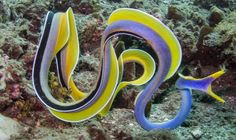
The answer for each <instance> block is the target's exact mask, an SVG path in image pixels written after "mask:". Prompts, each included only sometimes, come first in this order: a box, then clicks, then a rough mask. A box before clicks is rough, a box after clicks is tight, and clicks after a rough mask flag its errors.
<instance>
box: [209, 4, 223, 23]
mask: <svg viewBox="0 0 236 140" xmlns="http://www.w3.org/2000/svg"><path fill="white" fill-rule="evenodd" d="M210 11H211V14H210V17H209V21H210V23H209V24H210V25H212V26H215V25H216V24H218V23H219V22H220V21H221V20H222V19H223V17H224V12H223V11H222V10H221V9H219V8H218V7H216V6H213V7H211V10H210Z"/></svg>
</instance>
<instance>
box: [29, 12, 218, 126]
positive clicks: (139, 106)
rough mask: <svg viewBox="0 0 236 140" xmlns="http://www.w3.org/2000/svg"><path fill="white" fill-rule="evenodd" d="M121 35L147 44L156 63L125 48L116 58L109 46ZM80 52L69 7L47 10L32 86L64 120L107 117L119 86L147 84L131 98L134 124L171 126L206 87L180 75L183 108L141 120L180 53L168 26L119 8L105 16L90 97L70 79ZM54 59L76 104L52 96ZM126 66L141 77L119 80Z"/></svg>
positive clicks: (75, 120)
mask: <svg viewBox="0 0 236 140" xmlns="http://www.w3.org/2000/svg"><path fill="white" fill-rule="evenodd" d="M119 35H128V36H133V37H135V38H137V39H143V40H145V41H146V42H147V44H149V46H150V47H151V49H152V50H153V52H154V55H156V58H158V62H155V60H154V59H153V58H152V56H151V55H150V54H148V52H145V51H143V50H138V49H128V50H124V51H123V52H122V53H121V54H120V55H119V57H117V55H116V52H115V49H114V48H115V47H116V44H114V42H112V38H113V37H114V36H119ZM79 54H80V51H79V40H78V34H77V29H76V24H75V19H74V15H73V11H72V9H71V8H69V9H68V10H67V11H66V12H65V13H52V12H48V14H47V16H46V21H45V24H44V32H43V34H42V37H41V40H40V44H39V48H38V50H37V53H36V56H35V61H34V67H33V77H32V80H33V86H34V89H35V92H36V94H37V96H38V98H39V99H40V100H41V101H42V102H43V103H44V104H45V105H46V106H47V107H48V109H49V111H50V112H51V113H52V114H53V115H54V116H56V117H57V118H59V119H61V120H64V121H67V122H80V121H83V120H86V119H89V118H91V117H93V116H95V115H97V114H99V115H100V116H105V115H106V114H107V113H108V112H109V109H110V108H111V105H112V103H113V101H114V99H115V97H116V95H117V94H118V93H119V91H120V90H121V89H122V88H124V87H126V86H128V85H132V86H140V85H145V86H143V87H144V88H143V90H142V91H141V92H140V93H139V94H138V96H137V97H136V100H135V110H134V112H135V113H134V115H135V118H136V120H137V122H138V123H139V124H140V125H141V126H142V127H143V128H144V129H146V130H155V129H164V128H165V129H166V128H175V127H177V126H179V125H180V124H181V123H182V122H183V121H184V120H185V119H186V117H187V115H188V114H189V112H190V109H191V104H192V98H191V89H197V90H202V89H201V88H200V86H199V85H206V83H207V82H204V80H203V82H201V81H200V82H199V80H198V81H197V80H196V79H194V78H193V79H191V78H190V79H188V78H186V77H184V76H181V78H180V79H179V80H178V81H177V84H176V85H177V87H178V88H180V89H181V95H182V104H181V107H180V110H179V112H178V114H177V115H176V116H175V118H173V119H172V120H169V121H167V122H164V123H152V122H150V121H149V120H148V119H147V118H146V117H145V115H144V111H145V107H146V105H147V103H148V102H149V101H150V100H151V97H152V95H153V94H154V93H155V92H156V91H157V89H158V88H159V86H160V85H161V84H162V83H163V82H164V81H165V80H168V79H169V78H171V77H172V76H173V75H174V74H175V73H176V71H177V69H178V67H179V65H180V63H181V59H182V51H181V47H180V44H179V42H178V40H177V39H176V37H175V36H174V34H173V33H172V32H171V31H170V30H169V28H167V27H166V26H165V25H164V24H163V23H162V22H161V21H159V20H158V19H156V18H155V17H153V16H151V15H149V14H147V13H144V12H142V11H139V10H135V9H129V8H122V9H118V10H116V11H114V12H113V13H112V14H111V16H110V17H109V19H108V27H107V28H106V29H105V31H104V33H103V36H102V40H101V58H100V60H101V66H100V68H99V74H98V75H99V76H98V79H97V84H96V85H94V90H93V91H92V92H91V93H84V92H82V91H80V90H79V89H78V88H77V87H76V85H75V83H74V81H73V77H72V74H73V71H74V69H75V66H76V65H77V63H78V61H79ZM54 58H56V62H57V71H58V78H59V81H60V83H61V85H62V86H63V87H66V88H67V89H70V90H71V91H72V94H71V97H72V98H73V99H74V101H73V102H71V103H62V102H60V101H58V100H56V99H55V98H54V97H53V96H52V95H51V93H50V88H49V86H48V73H49V68H50V65H51V63H52V61H53V59H54ZM128 62H136V63H139V64H140V65H141V66H142V67H143V68H144V72H143V74H142V76H140V77H139V78H138V79H136V80H133V81H123V80H122V75H123V69H124V68H123V67H124V64H125V63H128ZM156 63H158V68H157V66H156ZM219 76H220V74H213V75H212V76H211V77H213V78H217V77H219ZM196 81H197V82H196ZM210 83H211V82H210ZM210 83H209V82H208V83H207V84H208V86H207V87H208V88H207V90H208V93H209V94H210V95H213V96H214V97H215V94H212V93H213V92H212V91H211V88H210ZM202 91H205V90H202ZM205 92H206V91H205ZM217 99H219V97H218V96H217Z"/></svg>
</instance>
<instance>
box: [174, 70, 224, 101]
mask: <svg viewBox="0 0 236 140" xmlns="http://www.w3.org/2000/svg"><path fill="white" fill-rule="evenodd" d="M225 72H226V69H225V67H222V68H221V70H220V71H217V72H215V73H213V74H211V75H209V76H207V77H204V78H194V77H192V76H184V75H182V74H180V73H179V76H180V78H179V79H178V80H177V81H176V86H177V88H179V89H195V90H200V91H203V92H205V93H207V94H208V95H210V96H211V97H213V98H215V99H216V100H218V101H219V102H221V103H224V102H225V101H224V99H222V98H221V97H219V96H218V95H216V94H215V93H214V92H213V91H212V88H211V84H212V82H213V81H214V80H215V79H217V78H218V77H220V76H221V75H223V74H224V73H225Z"/></svg>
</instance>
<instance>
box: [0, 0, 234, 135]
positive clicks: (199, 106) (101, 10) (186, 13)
mask: <svg viewBox="0 0 236 140" xmlns="http://www.w3.org/2000/svg"><path fill="white" fill-rule="evenodd" d="M68 7H72V8H73V11H74V13H75V17H76V23H77V28H78V32H79V38H80V46H81V52H82V55H81V61H80V63H79V65H78V67H79V69H76V71H75V74H74V77H75V78H74V79H75V80H76V83H77V85H78V87H79V88H80V89H81V90H83V91H86V92H89V91H90V88H91V86H93V85H94V84H95V83H94V81H95V79H96V77H97V71H98V67H99V59H98V57H99V54H98V52H99V47H100V46H99V44H100V39H101V34H102V32H103V31H104V29H105V27H106V22H107V21H106V20H107V18H108V16H109V14H110V13H111V12H112V11H113V10H115V9H117V8H121V7H130V8H137V9H140V10H143V11H146V12H148V13H150V14H152V15H154V16H155V17H157V18H159V19H160V20H162V21H163V22H164V23H165V24H166V25H167V26H169V28H170V29H171V30H173V32H174V34H175V35H176V36H177V38H178V40H179V41H180V43H181V46H182V50H183V61H182V65H181V67H180V70H179V72H182V73H184V74H189V75H192V76H194V77H204V76H206V75H209V74H211V73H213V72H216V71H217V70H219V69H220V67H222V66H223V67H225V68H226V69H227V72H226V73H225V74H224V75H223V76H222V77H221V78H219V79H218V80H216V81H215V82H214V84H213V90H214V91H215V92H216V93H217V94H218V95H220V96H221V97H222V98H223V99H225V101H226V103H225V104H222V103H219V102H217V101H216V100H214V99H212V98H211V97H209V96H208V95H206V94H205V93H202V92H197V91H194V92H193V105H192V110H191V113H190V115H189V116H188V118H187V120H186V121H185V122H184V123H183V124H182V125H181V126H180V127H178V128H176V129H174V130H161V131H160V130H158V131H149V132H148V131H145V130H143V129H142V128H141V127H140V126H139V125H138V124H137V123H136V121H135V119H134V116H133V102H134V99H135V96H136V95H137V93H138V91H139V90H140V89H139V88H132V87H129V88H126V89H124V90H123V91H122V92H121V94H120V95H119V96H118V97H117V99H116V101H115V103H114V105H113V109H112V110H111V111H110V113H109V114H108V115H107V116H106V117H104V118H97V117H94V118H92V119H90V120H88V121H85V122H83V123H79V124H70V123H65V122H62V121H60V120H58V119H56V118H55V117H53V116H52V115H51V114H50V113H49V112H48V111H47V109H46V108H45V107H44V106H43V105H42V104H41V103H40V102H39V100H38V99H37V98H36V97H35V93H34V90H33V89H32V83H31V70H32V64H33V58H34V54H35V52H36V49H37V44H38V41H39V38H40V32H42V25H43V22H44V19H45V15H46V13H47V11H48V10H53V11H65V10H66V9H67V8H68ZM129 42H132V40H129ZM131 44H132V43H131ZM138 44H139V43H137V42H136V43H135V41H133V45H134V46H133V47H135V45H136V46H137V45H138ZM125 68H126V69H129V71H126V72H125V77H124V78H125V79H135V78H136V77H137V76H138V75H140V73H141V71H142V70H140V69H141V68H140V66H138V65H136V64H133V63H130V64H127V65H126V66H125ZM52 71H53V67H52ZM51 74H52V75H53V73H51ZM176 78H177V75H176V76H174V77H173V78H172V79H170V80H168V81H167V82H166V83H164V84H163V86H162V87H161V89H160V90H159V91H157V94H156V96H155V97H153V105H152V106H151V111H150V112H149V116H150V119H151V120H153V121H154V122H161V121H166V120H168V119H170V118H171V117H173V116H174V115H175V113H176V111H177V109H178V107H179V104H180V97H179V96H178V95H179V94H178V91H177V90H176V89H175V87H174V82H175V81H176ZM122 93H123V94H122ZM58 98H60V97H58ZM0 113H1V114H0V139H1V140H4V139H13V140H14V139H17V140H18V139H45V140H47V139H50V140H51V139H62V140H63V139H68V140H78V139H79V140H87V139H88V140H90V139H94V140H104V139H117V140H131V139H147V140H149V139H156V140H178V139H180V140H185V139H186V140H192V139H200V140H205V139H209V140H210V139H212V140H235V139H236V0H0Z"/></svg>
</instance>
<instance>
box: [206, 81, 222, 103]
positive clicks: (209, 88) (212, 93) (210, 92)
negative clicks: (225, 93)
mask: <svg viewBox="0 0 236 140" xmlns="http://www.w3.org/2000/svg"><path fill="white" fill-rule="evenodd" d="M207 94H208V95H210V96H211V97H213V98H215V99H216V100H217V101H219V102H221V103H225V100H224V99H222V98H221V97H220V96H218V95H216V94H215V93H214V92H213V91H212V88H211V85H210V86H208V88H207Z"/></svg>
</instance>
